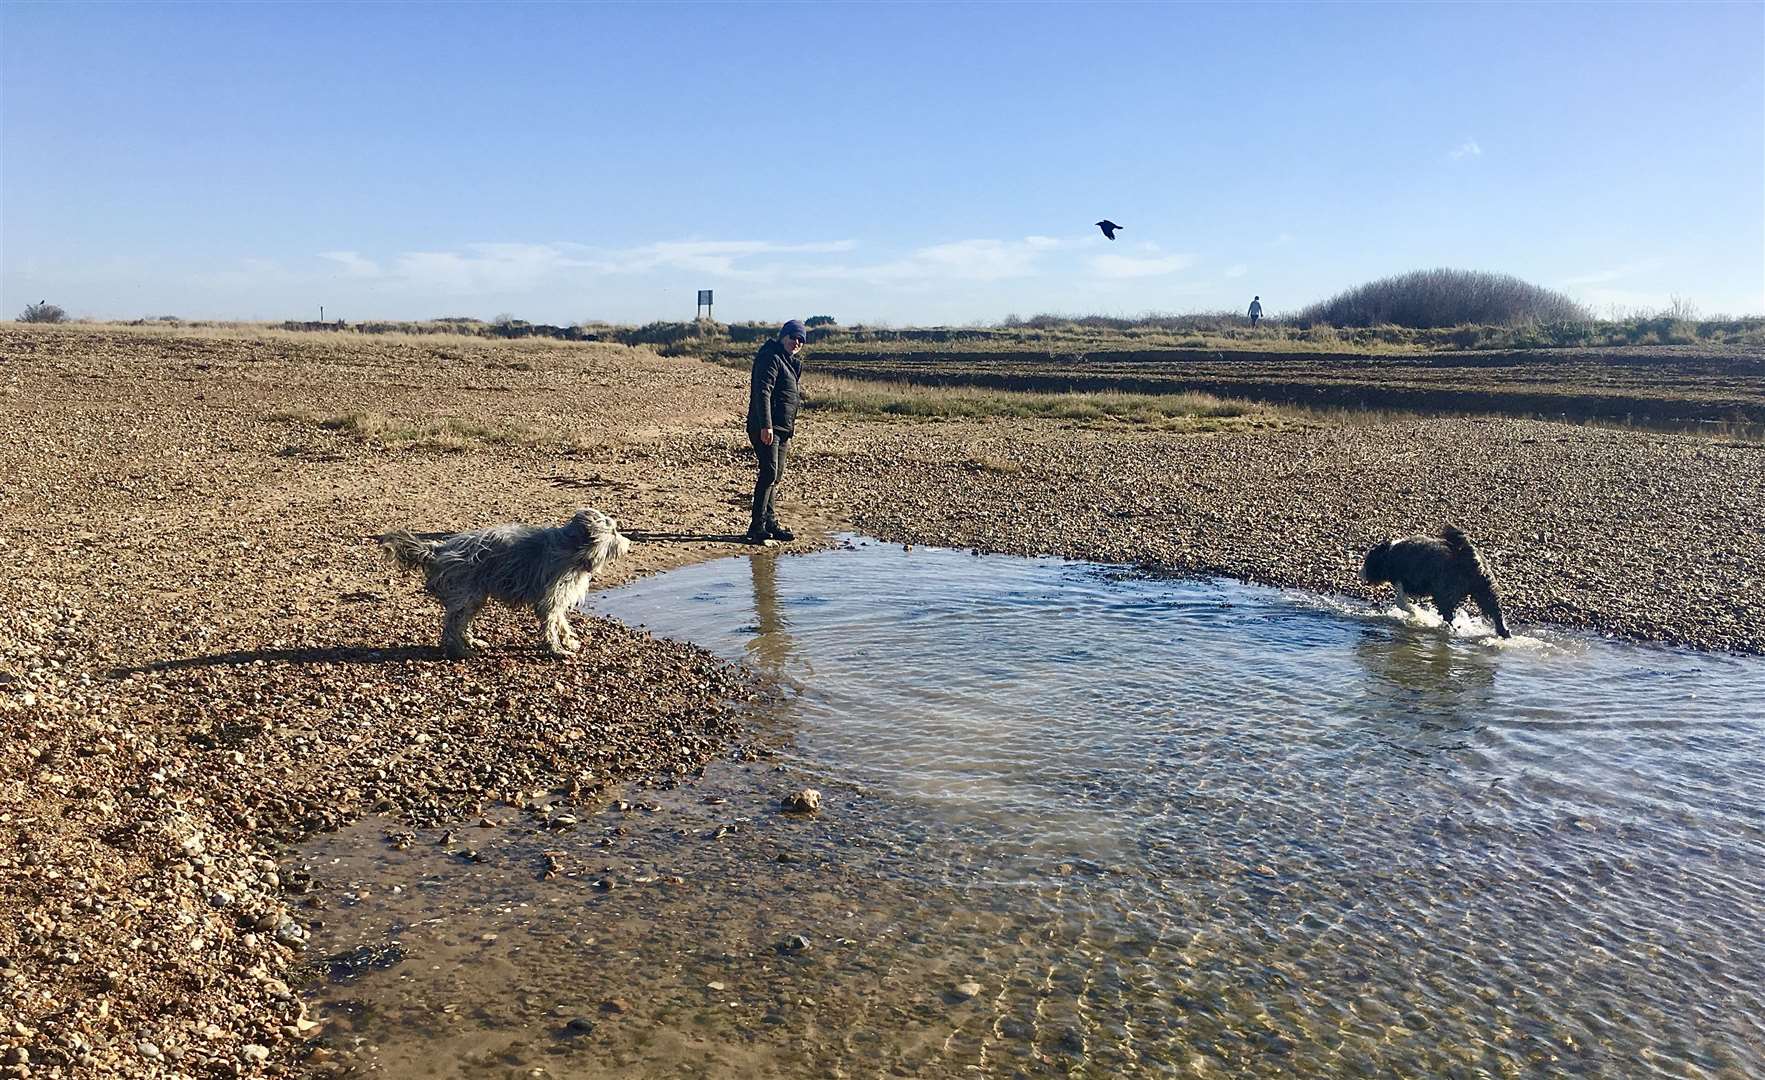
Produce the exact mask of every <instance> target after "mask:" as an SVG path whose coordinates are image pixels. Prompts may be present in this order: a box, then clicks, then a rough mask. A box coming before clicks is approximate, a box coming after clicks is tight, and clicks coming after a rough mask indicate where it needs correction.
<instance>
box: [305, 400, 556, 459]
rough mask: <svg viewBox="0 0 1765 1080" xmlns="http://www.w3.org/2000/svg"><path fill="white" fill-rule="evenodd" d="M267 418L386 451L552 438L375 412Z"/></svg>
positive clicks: (512, 428) (512, 427)
mask: <svg viewBox="0 0 1765 1080" xmlns="http://www.w3.org/2000/svg"><path fill="white" fill-rule="evenodd" d="M270 419H271V420H275V421H279V422H282V423H294V424H307V425H311V426H313V427H317V428H321V429H323V430H325V431H334V432H337V433H339V434H341V435H345V436H348V437H350V438H353V439H355V440H357V441H358V442H361V443H364V444H367V445H370V446H378V447H383V448H385V449H388V450H440V451H444V452H450V453H459V452H461V451H466V450H479V449H483V448H486V447H493V446H540V445H550V444H551V443H553V442H555V441H556V440H555V439H552V438H549V437H547V436H545V435H544V434H542V433H540V432H536V431H533V430H532V429H530V428H526V427H523V426H521V425H519V424H496V423H484V422H482V421H476V420H461V419H458V418H455V417H445V418H443V419H440V420H433V421H429V422H427V423H418V422H415V421H411V420H405V419H402V418H398V417H391V416H387V415H386V414H384V413H379V412H352V413H347V414H345V415H342V416H321V415H318V414H315V413H312V412H310V411H305V410H294V411H286V412H278V413H272V414H271V415H270Z"/></svg>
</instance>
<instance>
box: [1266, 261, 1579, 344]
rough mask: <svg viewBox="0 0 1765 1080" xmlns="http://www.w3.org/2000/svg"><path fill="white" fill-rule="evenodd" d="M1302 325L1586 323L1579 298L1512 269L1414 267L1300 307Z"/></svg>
mask: <svg viewBox="0 0 1765 1080" xmlns="http://www.w3.org/2000/svg"><path fill="white" fill-rule="evenodd" d="M1294 321H1295V322H1297V323H1298V324H1299V325H1301V326H1315V325H1317V324H1319V323H1324V324H1328V325H1330V326H1336V327H1344V326H1357V327H1367V326H1401V327H1405V328H1407V329H1411V330H1438V329H1443V328H1447V327H1455V326H1508V327H1525V326H1539V325H1543V326H1552V325H1558V324H1563V323H1587V322H1592V321H1593V316H1592V315H1591V314H1590V313H1589V312H1588V311H1587V309H1585V308H1583V307H1582V306H1581V305H1580V304H1577V303H1576V302H1575V301H1573V300H1571V299H1569V298H1568V297H1567V296H1564V295H1563V294H1562V293H1559V292H1553V291H1551V290H1550V289H1546V288H1544V287H1542V286H1539V285H1534V284H1532V283H1530V282H1527V281H1522V280H1520V279H1519V278H1517V277H1514V276H1513V275H1512V274H1489V273H1483V272H1481V271H1476V270H1451V269H1446V268H1441V269H1437V270H1415V271H1412V272H1410V273H1407V274H1398V275H1396V276H1395V277H1388V278H1380V279H1379V280H1378V281H1371V282H1368V283H1367V284H1365V285H1359V286H1356V287H1355V288H1352V289H1349V290H1348V291H1346V292H1342V293H1338V294H1337V295H1335V296H1332V297H1331V298H1330V299H1328V300H1325V301H1323V302H1322V303H1317V304H1313V305H1311V306H1310V307H1307V308H1304V309H1303V310H1301V311H1300V312H1299V314H1298V315H1297V316H1295V317H1294Z"/></svg>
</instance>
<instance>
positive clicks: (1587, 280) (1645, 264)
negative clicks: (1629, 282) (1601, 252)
mask: <svg viewBox="0 0 1765 1080" xmlns="http://www.w3.org/2000/svg"><path fill="white" fill-rule="evenodd" d="M1661 265H1662V260H1661V259H1639V260H1636V261H1634V262H1627V263H1622V264H1620V265H1618V266H1609V267H1607V268H1606V269H1604V270H1595V271H1593V272H1591V273H1586V274H1576V275H1575V276H1574V277H1566V278H1562V279H1561V280H1559V281H1558V282H1557V287H1558V288H1572V287H1574V286H1577V285H1600V284H1603V283H1605V282H1608V281H1618V280H1620V279H1622V278H1627V277H1633V276H1635V275H1637V274H1644V273H1647V272H1649V271H1651V270H1658V269H1660V267H1661Z"/></svg>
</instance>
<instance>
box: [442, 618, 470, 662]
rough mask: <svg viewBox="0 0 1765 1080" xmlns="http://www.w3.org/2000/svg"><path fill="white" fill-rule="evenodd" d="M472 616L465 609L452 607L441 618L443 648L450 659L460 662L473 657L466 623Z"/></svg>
mask: <svg viewBox="0 0 1765 1080" xmlns="http://www.w3.org/2000/svg"><path fill="white" fill-rule="evenodd" d="M470 619H471V615H470V614H469V613H468V611H467V609H466V608H464V607H452V608H448V609H447V613H446V614H445V615H443V616H442V617H441V648H442V651H443V652H445V653H447V655H448V659H450V660H458V659H461V658H462V657H466V656H470V655H472V646H471V643H470V642H468V641H467V640H466V623H467V622H468V621H470Z"/></svg>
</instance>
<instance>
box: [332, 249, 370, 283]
mask: <svg viewBox="0 0 1765 1080" xmlns="http://www.w3.org/2000/svg"><path fill="white" fill-rule="evenodd" d="M319 258H321V259H329V260H330V261H331V262H334V263H336V264H337V265H338V267H339V268H340V269H341V270H342V271H343V276H344V277H352V278H375V277H379V276H380V264H379V263H377V262H375V261H374V260H372V259H364V258H362V256H361V255H360V254H359V253H357V252H354V251H321V252H319Z"/></svg>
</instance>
